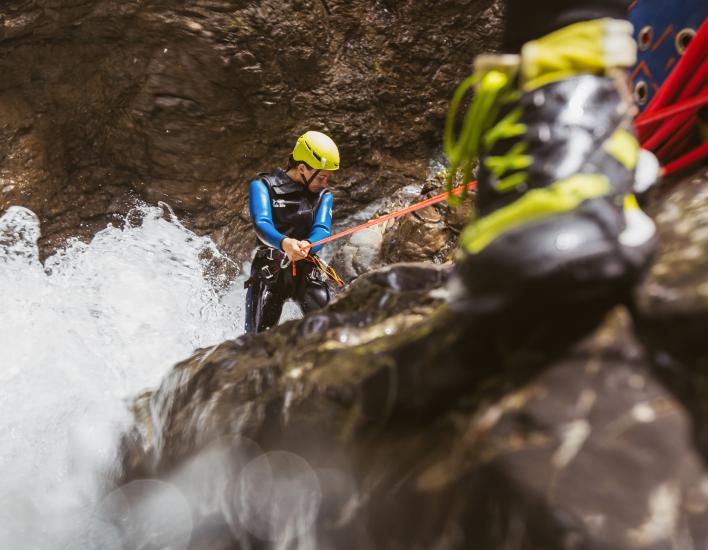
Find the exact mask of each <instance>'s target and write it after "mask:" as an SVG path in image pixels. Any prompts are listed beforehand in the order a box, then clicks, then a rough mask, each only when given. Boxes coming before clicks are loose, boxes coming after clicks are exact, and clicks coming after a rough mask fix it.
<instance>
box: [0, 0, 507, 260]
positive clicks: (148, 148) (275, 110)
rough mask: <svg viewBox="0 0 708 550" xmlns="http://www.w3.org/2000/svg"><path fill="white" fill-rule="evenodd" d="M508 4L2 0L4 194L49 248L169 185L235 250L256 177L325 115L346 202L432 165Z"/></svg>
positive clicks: (359, 200) (172, 200)
mask: <svg viewBox="0 0 708 550" xmlns="http://www.w3.org/2000/svg"><path fill="white" fill-rule="evenodd" d="M499 21H500V8H499V5H498V3H495V2H493V0H465V1H460V0H456V1H452V0H442V1H440V2H435V3H434V4H430V3H424V2H419V1H416V0H406V1H401V2H389V1H383V0H379V1H374V0H263V1H259V2H254V1H246V0H182V1H178V2H165V1H160V0H146V1H117V0H6V1H4V2H2V5H0V74H1V75H2V78H0V210H2V209H4V208H6V207H7V206H9V205H12V204H18V205H23V206H27V207H29V208H31V209H32V210H34V211H35V212H37V213H38V215H39V216H40V218H41V221H42V227H43V232H44V240H43V241H42V243H41V244H42V246H43V248H44V249H45V250H47V249H50V248H51V247H52V246H53V245H54V244H56V243H58V242H60V241H61V239H62V238H64V237H66V236H68V235H74V234H79V235H82V236H89V235H91V234H92V232H94V231H95V230H96V229H99V228H101V227H103V226H104V225H105V223H106V221H107V220H110V219H112V218H111V216H112V214H116V213H125V211H126V209H127V206H128V204H130V203H131V201H132V200H133V198H135V197H139V198H142V199H145V200H147V201H149V202H156V201H166V202H168V203H169V204H170V205H171V206H173V207H174V208H175V209H176V210H177V212H178V214H180V215H181V216H182V217H184V218H186V219H187V221H188V223H189V224H190V225H191V227H192V228H194V229H196V230H197V231H199V232H202V233H209V234H211V235H213V236H214V237H215V239H216V240H217V243H218V244H220V245H221V246H222V248H223V249H224V250H225V251H226V252H229V253H232V254H237V255H238V254H241V253H243V252H244V250H243V247H244V245H246V248H247V249H249V250H250V248H251V243H252V234H251V233H250V232H249V231H244V229H245V228H246V227H247V226H248V222H247V209H246V200H245V197H246V195H247V192H246V183H247V181H248V179H249V178H250V177H251V176H252V175H253V174H254V173H256V172H258V171H263V170H269V169H271V168H272V167H274V166H276V165H283V164H284V163H285V159H286V157H287V154H288V153H289V151H290V149H291V148H292V145H293V143H294V140H295V138H296V137H297V136H298V135H299V134H300V133H302V132H303V130H305V129H308V128H311V129H318V130H323V131H325V132H328V133H329V134H331V135H332V137H333V138H334V139H335V140H336V141H337V142H338V143H339V144H340V146H341V152H342V157H343V163H342V166H343V169H342V171H341V173H340V174H337V178H336V183H335V185H334V188H335V195H336V205H337V216H345V215H347V214H348V213H352V212H355V211H357V210H359V209H360V208H361V207H362V205H365V204H367V203H369V202H370V201H372V200H375V199H378V198H380V197H383V196H387V195H390V194H392V193H395V191H396V189H398V188H400V187H401V186H403V185H405V184H407V183H410V182H411V181H415V180H420V179H423V178H424V177H425V175H426V172H427V169H428V160H429V159H430V158H432V156H433V155H434V154H436V152H437V151H439V147H440V141H441V130H442V125H443V119H444V114H445V111H446V106H447V102H448V100H449V98H450V96H451V94H452V91H453V90H454V87H455V85H456V84H457V83H458V82H459V81H460V80H461V79H462V78H463V77H464V76H466V74H467V73H468V72H469V71H470V68H471V60H472V58H473V56H474V55H475V54H476V53H478V52H480V51H485V50H489V49H494V48H495V47H497V45H498V40H499V30H498V29H499Z"/></svg>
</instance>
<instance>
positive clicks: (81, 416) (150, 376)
mask: <svg viewBox="0 0 708 550" xmlns="http://www.w3.org/2000/svg"><path fill="white" fill-rule="evenodd" d="M139 214H140V217H142V223H141V224H140V225H139V226H134V225H128V226H126V227H125V228H124V229H118V228H115V227H108V228H106V229H105V230H103V231H101V232H100V233H98V234H97V235H96V237H95V238H94V239H93V241H92V242H91V243H90V244H82V243H80V242H73V243H71V244H70V245H69V246H68V247H67V248H66V249H65V250H63V251H61V252H60V253H57V254H56V255H54V256H52V257H51V258H49V259H47V261H46V262H45V263H44V265H42V264H41V263H40V262H39V259H38V254H37V246H36V239H37V237H38V236H39V225H38V223H37V219H36V217H35V216H34V214H33V213H31V212H30V211H29V210H26V209H23V208H18V207H13V208H10V209H9V210H8V211H6V213H5V214H4V215H3V216H2V217H1V218H0V319H1V320H2V323H1V325H0V548H3V549H11V550H24V549H37V550H45V549H47V550H49V549H51V550H54V549H57V548H66V549H71V550H82V549H83V548H86V549H89V548H91V549H93V548H107V549H113V548H122V546H121V543H120V540H119V537H118V535H116V534H115V533H113V532H109V531H105V530H104V531H101V530H100V529H99V530H98V534H96V533H97V531H96V528H95V522H96V519H95V518H96V517H97V512H96V510H99V511H100V510H105V509H106V507H107V506H108V507H109V508H115V506H116V505H115V502H117V501H118V500H120V499H117V497H116V496H115V495H113V496H112V497H111V498H112V500H111V499H109V500H108V501H106V500H105V499H104V496H102V495H105V493H106V492H107V490H109V489H110V486H109V484H108V481H107V480H108V479H109V475H110V473H111V469H112V468H114V467H115V464H114V461H115V458H116V444H117V440H118V437H119V435H120V433H121V431H122V430H123V429H125V427H126V426H127V425H129V423H130V421H131V419H130V415H129V413H128V410H127V407H126V404H127V403H128V402H129V401H130V399H131V398H132V397H134V396H135V395H137V394H138V393H139V392H140V391H142V390H144V389H150V388H153V387H155V386H157V384H158V383H159V381H160V380H161V378H162V377H163V376H164V375H165V373H166V372H167V371H168V370H169V369H170V368H171V367H172V366H173V365H174V364H175V363H176V362H178V361H180V360H183V359H185V358H187V357H189V356H190V355H191V354H192V352H193V350H194V349H195V348H198V347H205V346H210V345H214V344H217V343H219V342H221V341H223V340H225V339H228V338H233V337H235V336H237V335H238V334H240V333H241V332H242V331H243V327H242V319H243V312H242V305H241V304H242V303H243V297H244V296H243V291H242V290H241V289H240V287H241V286H242V285H241V284H239V281H236V282H235V283H234V286H233V288H234V289H235V290H234V291H233V292H231V293H230V294H229V295H228V296H227V297H226V298H224V297H223V296H220V295H219V292H218V291H217V288H223V286H224V283H226V281H224V280H219V279H218V277H217V278H216V279H213V278H211V277H210V276H209V275H207V271H208V270H207V266H206V264H205V262H204V261H203V260H201V259H200V258H202V257H203V256H204V253H205V252H207V253H210V254H211V255H212V256H214V257H216V258H217V259H218V260H219V261H227V260H226V259H224V258H223V257H222V256H221V255H220V254H219V253H218V251H217V250H216V249H215V247H214V245H213V243H212V242H211V241H210V240H209V239H207V238H202V237H198V236H196V235H195V234H193V233H191V232H190V231H188V230H186V229H185V228H184V227H183V226H182V225H181V224H179V222H178V221H176V220H174V219H173V218H172V216H171V215H170V213H169V211H168V210H165V209H162V208H156V207H152V208H150V207H142V208H141V210H140V212H139ZM133 218H134V216H132V217H131V218H130V219H133ZM242 280H243V279H240V281H241V282H242ZM153 483H157V482H153ZM166 491H167V492H166V493H165V494H166V495H168V496H169V494H170V493H169V489H166ZM158 492H159V491H158ZM126 494H127V493H125V494H122V496H121V497H120V498H121V499H122V500H126V499H127V498H128V497H127V496H125V495H126ZM158 496H159V495H158ZM102 499H103V500H102ZM165 499H167V500H169V502H171V503H172V506H174V507H175V510H176V511H175V512H174V513H173V514H170V515H171V517H173V518H174V521H175V522H177V523H176V524H175V525H180V526H181V529H170V528H167V531H168V532H174V537H177V538H175V539H174V540H171V541H170V543H169V544H168V545H165V546H164V547H170V548H173V549H177V548H184V547H185V546H186V540H188V536H189V533H188V531H189V517H188V514H187V516H186V518H185V517H183V516H184V510H185V509H187V508H186V506H181V504H180V503H179V502H177V501H176V500H175V498H173V497H170V498H169V499H168V498H167V497H165ZM177 500H178V499H177ZM107 502H108V504H107ZM121 502H122V501H121ZM161 506H162V505H161ZM187 510H188V509H187ZM98 516H100V513H99V514H98ZM136 521H137V520H136ZM185 525H186V527H185ZM97 537H98V538H97ZM185 537H186V538H185Z"/></svg>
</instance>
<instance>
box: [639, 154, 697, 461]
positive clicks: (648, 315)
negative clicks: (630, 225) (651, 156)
mask: <svg viewBox="0 0 708 550" xmlns="http://www.w3.org/2000/svg"><path fill="white" fill-rule="evenodd" d="M652 214H653V217H654V219H655V220H656V223H657V229H658V231H659V237H660V241H659V251H658V255H657V259H656V261H655V263H654V265H653V266H652V268H651V271H650V272H649V275H648V277H647V279H646V281H645V282H644V284H643V285H642V286H641V287H640V288H639V290H638V293H637V312H636V317H637V323H638V326H639V328H640V331H641V335H642V339H643V341H644V343H645V345H646V346H647V348H648V349H649V350H650V352H651V354H652V358H653V362H654V364H655V365H656V370H657V373H659V375H660V376H661V378H662V380H663V382H664V383H665V384H666V385H667V387H669V388H671V389H672V390H673V391H674V392H675V393H676V395H677V396H678V398H679V399H680V400H681V401H682V402H683V403H684V404H685V405H686V406H687V407H688V409H689V410H690V411H691V413H692V415H693V417H694V429H695V436H696V438H697V441H698V445H699V448H700V450H701V452H702V453H703V455H704V456H708V400H706V395H707V394H708V342H707V341H706V338H705V335H706V333H707V332H708V294H707V293H708V171H706V169H705V168H704V169H702V170H699V171H698V172H696V173H695V174H693V175H689V176H687V177H683V178H681V179H679V180H678V181H676V180H674V181H673V182H667V183H666V184H665V187H664V188H663V189H662V190H661V193H660V195H659V196H658V197H657V199H656V200H655V201H654V205H653V207H652Z"/></svg>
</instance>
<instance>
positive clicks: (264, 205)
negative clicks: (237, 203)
mask: <svg viewBox="0 0 708 550" xmlns="http://www.w3.org/2000/svg"><path fill="white" fill-rule="evenodd" d="M248 199H249V200H248V206H249V208H250V210H251V219H252V220H253V227H254V228H255V230H256V235H257V236H258V239H260V241H261V242H262V243H263V244H267V245H268V246H272V247H273V248H277V249H278V250H282V247H281V245H282V242H283V239H285V235H283V234H282V233H281V232H280V231H278V230H277V229H276V228H275V224H274V223H273V211H272V210H271V206H270V194H269V193H268V187H266V184H265V183H263V182H262V181H261V180H253V181H252V182H251V185H250V186H249V188H248Z"/></svg>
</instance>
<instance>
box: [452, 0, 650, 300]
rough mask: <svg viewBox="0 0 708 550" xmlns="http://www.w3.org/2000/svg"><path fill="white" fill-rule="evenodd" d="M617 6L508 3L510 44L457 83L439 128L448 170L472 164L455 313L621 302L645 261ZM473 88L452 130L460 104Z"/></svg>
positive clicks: (614, 1) (645, 172)
mask: <svg viewBox="0 0 708 550" xmlns="http://www.w3.org/2000/svg"><path fill="white" fill-rule="evenodd" d="M628 7H629V0H605V1H604V2H602V3H598V2H592V1H588V2H584V1H580V2H562V1H559V0H540V1H539V2H532V3H528V2H525V1H524V0H511V1H509V2H508V3H507V21H506V27H505V34H504V40H503V49H504V50H505V52H507V53H504V54H494V55H491V54H485V55H481V56H479V57H477V59H476V60H475V74H474V75H473V77H471V78H469V79H467V80H466V81H465V82H463V84H462V85H461V86H460V88H458V92H457V93H456V95H455V97H454V98H453V102H452V105H451V110H450V113H449V115H448V122H447V126H446V131H445V142H444V144H445V145H444V146H445V151H446V153H447V156H448V158H449V159H450V173H451V174H453V175H454V174H455V173H456V172H458V171H459V170H460V169H464V172H465V173H466V175H469V174H470V173H471V172H472V170H473V169H474V166H475V163H476V162H477V161H478V163H479V164H478V177H477V195H476V201H475V206H474V210H475V213H474V216H473V218H472V219H471V221H470V222H469V223H468V224H467V226H466V227H465V228H464V230H463V231H462V233H461V236H460V253H459V257H458V262H457V265H456V275H455V277H454V283H453V285H452V289H453V291H452V300H451V303H452V305H453V308H455V309H457V310H458V311H460V312H467V313H472V314H475V313H479V312H481V313H488V312H499V311H501V312H504V311H509V309H510V308H519V307H524V308H526V309H527V310H535V309H537V308H545V307H548V306H552V305H554V304H557V305H559V306H561V307H564V306H565V305H567V304H571V305H573V303H580V302H588V301H598V300H599V301H603V303H604V301H605V300H607V301H609V302H612V301H613V300H617V301H620V300H622V299H623V298H622V297H623V296H626V295H627V290H628V289H631V288H632V287H633V285H635V284H636V282H637V281H638V279H639V278H640V276H641V275H642V274H643V273H644V272H645V271H646V269H647V267H648V265H649V263H650V260H651V258H652V255H653V251H654V248H655V243H656V238H655V226H654V223H653V221H652V220H651V219H650V218H649V217H648V216H646V215H645V214H644V213H643V212H642V211H641V210H640V208H639V206H638V202H637V199H636V198H635V193H634V190H635V188H636V189H640V188H641V189H645V188H646V187H647V186H648V185H649V184H650V183H651V182H653V181H654V180H655V179H656V178H657V177H658V171H659V166H658V163H657V161H656V159H655V158H654V157H653V155H651V153H648V152H646V151H643V150H641V148H640V146H639V144H638V142H637V139H636V138H635V135H634V131H633V128H632V119H633V116H634V114H635V113H636V108H635V107H634V105H633V104H632V101H631V96H630V93H629V87H628V84H627V73H628V69H629V68H630V67H631V66H632V65H633V63H634V61H635V59H636V43H635V41H634V39H633V37H632V26H631V24H630V23H629V22H628V21H627V20H626V14H627V9H628ZM473 87H474V98H473V100H472V103H471V105H470V106H469V108H468V111H467V115H466V117H465V122H464V124H463V126H462V129H461V130H460V132H459V136H456V135H455V131H454V128H455V126H456V120H457V117H456V109H457V105H459V104H461V100H462V99H463V98H464V97H465V94H466V93H467V92H468V91H470V89H472V88H473ZM452 177H453V176H452V175H451V178H452Z"/></svg>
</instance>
